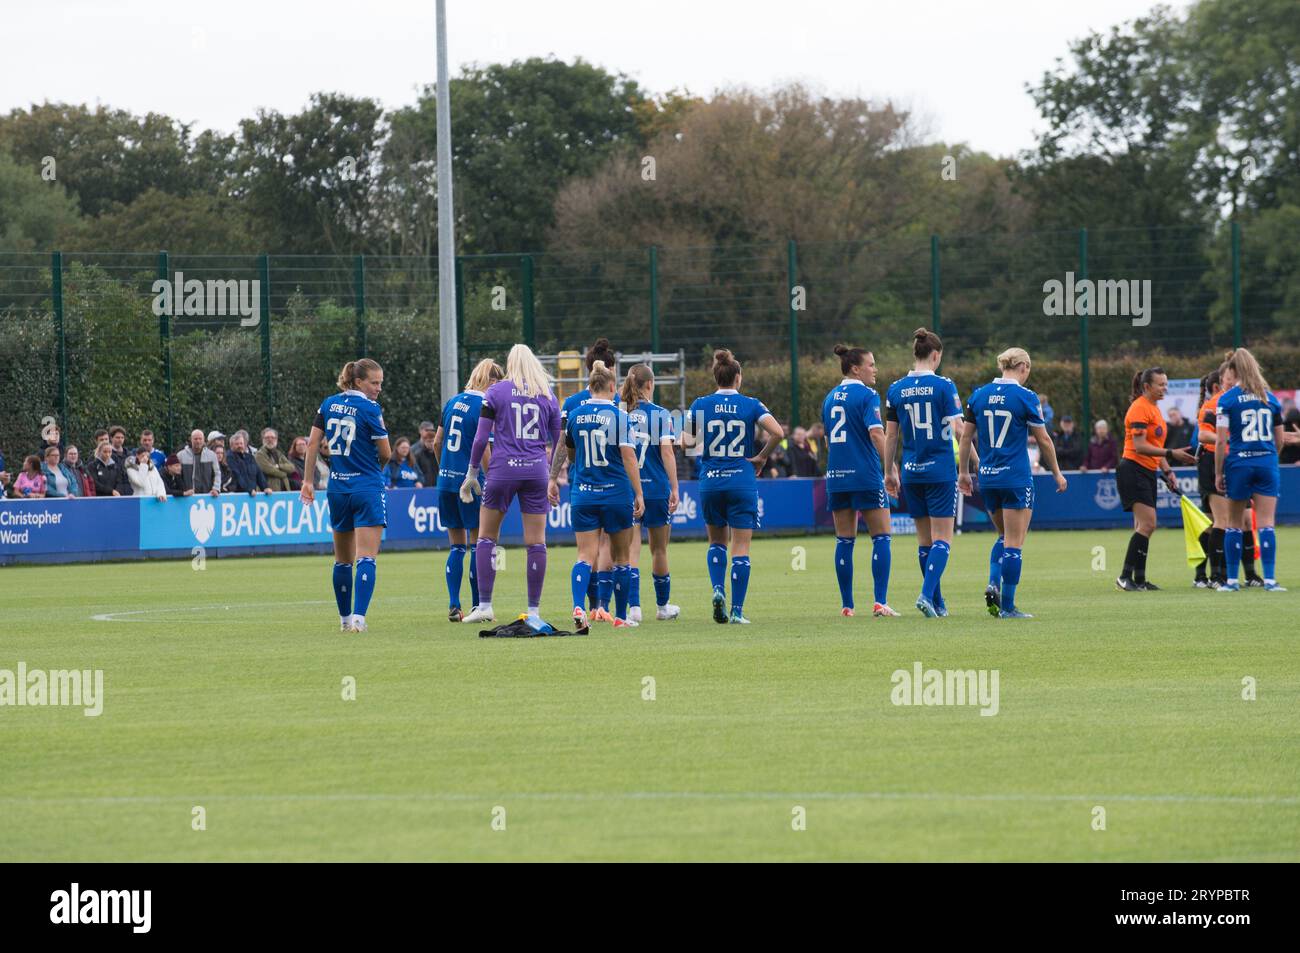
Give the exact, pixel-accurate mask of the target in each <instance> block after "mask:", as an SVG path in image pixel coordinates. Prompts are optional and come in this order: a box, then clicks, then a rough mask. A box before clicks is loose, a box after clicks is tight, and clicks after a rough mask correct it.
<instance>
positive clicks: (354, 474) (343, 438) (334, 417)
mask: <svg viewBox="0 0 1300 953" xmlns="http://www.w3.org/2000/svg"><path fill="white" fill-rule="evenodd" d="M316 426H317V427H319V428H320V429H321V430H323V431H324V432H325V442H326V443H328V444H329V450H330V482H329V492H331V493H365V492H373V491H382V490H383V488H384V473H383V469H382V468H381V467H380V466H379V451H378V450H376V449H375V441H376V440H387V439H388V429H387V428H386V427H385V426H384V414H383V411H382V410H380V409H379V405H378V404H377V403H375V402H374V401H373V400H371V399H370V398H369V397H367V396H366V395H365V394H363V393H361V391H359V390H345V391H344V392H343V393H341V394H335V395H334V396H333V397H326V398H325V399H324V400H323V401H321V405H320V411H319V412H318V413H317V414H316Z"/></svg>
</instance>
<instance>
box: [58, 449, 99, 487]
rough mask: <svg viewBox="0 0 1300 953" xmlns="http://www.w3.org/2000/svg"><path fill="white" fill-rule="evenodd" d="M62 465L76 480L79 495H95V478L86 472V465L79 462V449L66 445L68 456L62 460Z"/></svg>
mask: <svg viewBox="0 0 1300 953" xmlns="http://www.w3.org/2000/svg"><path fill="white" fill-rule="evenodd" d="M63 465H64V466H65V467H67V468H68V472H69V473H71V474H72V478H73V479H74V480H76V481H77V493H76V495H77V496H79V497H86V496H94V495H95V478H94V477H92V476H91V475H90V474H89V473H87V472H86V466H85V464H83V463H82V462H81V451H80V450H78V449H77V448H76V447H75V446H69V447H68V458H67V459H66V460H64V461H63Z"/></svg>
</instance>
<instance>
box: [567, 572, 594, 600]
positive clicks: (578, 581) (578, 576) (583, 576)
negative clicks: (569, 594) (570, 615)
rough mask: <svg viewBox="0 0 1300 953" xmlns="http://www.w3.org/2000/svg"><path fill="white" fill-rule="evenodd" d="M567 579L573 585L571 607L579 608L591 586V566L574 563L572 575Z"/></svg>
mask: <svg viewBox="0 0 1300 953" xmlns="http://www.w3.org/2000/svg"><path fill="white" fill-rule="evenodd" d="M569 579H570V582H571V583H572V585H573V605H574V607H575V608H578V607H581V606H582V600H583V599H584V598H586V595H587V589H588V587H589V586H590V585H591V564H590V563H584V562H581V561H580V562H576V563H574V564H573V575H572V576H570V577H569Z"/></svg>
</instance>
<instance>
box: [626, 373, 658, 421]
mask: <svg viewBox="0 0 1300 953" xmlns="http://www.w3.org/2000/svg"><path fill="white" fill-rule="evenodd" d="M654 382H655V372H654V371H652V370H651V369H650V365H649V364H633V365H632V366H631V367H629V368H628V369H627V375H626V376H625V377H624V378H623V393H622V397H623V409H624V410H626V411H627V412H628V413H631V412H632V411H634V410H636V405H637V404H638V403H639V402H640V399H641V398H640V397H639V395H640V393H641V391H642V390H644V389H645V386H646V384H653V383H654Z"/></svg>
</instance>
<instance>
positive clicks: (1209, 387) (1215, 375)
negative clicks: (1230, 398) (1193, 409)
mask: <svg viewBox="0 0 1300 953" xmlns="http://www.w3.org/2000/svg"><path fill="white" fill-rule="evenodd" d="M1222 376H1223V375H1222V374H1220V373H1219V371H1218V369H1217V368H1216V369H1215V370H1212V371H1210V373H1208V374H1206V375H1205V376H1204V377H1202V378H1201V397H1200V399H1199V400H1197V402H1196V406H1197V407H1199V406H1201V405H1202V404H1203V403H1205V398H1207V397H1209V396H1210V395H1211V394H1212V393H1214V389H1215V388H1216V387H1218V386H1219V379H1220V378H1221V377H1222Z"/></svg>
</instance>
